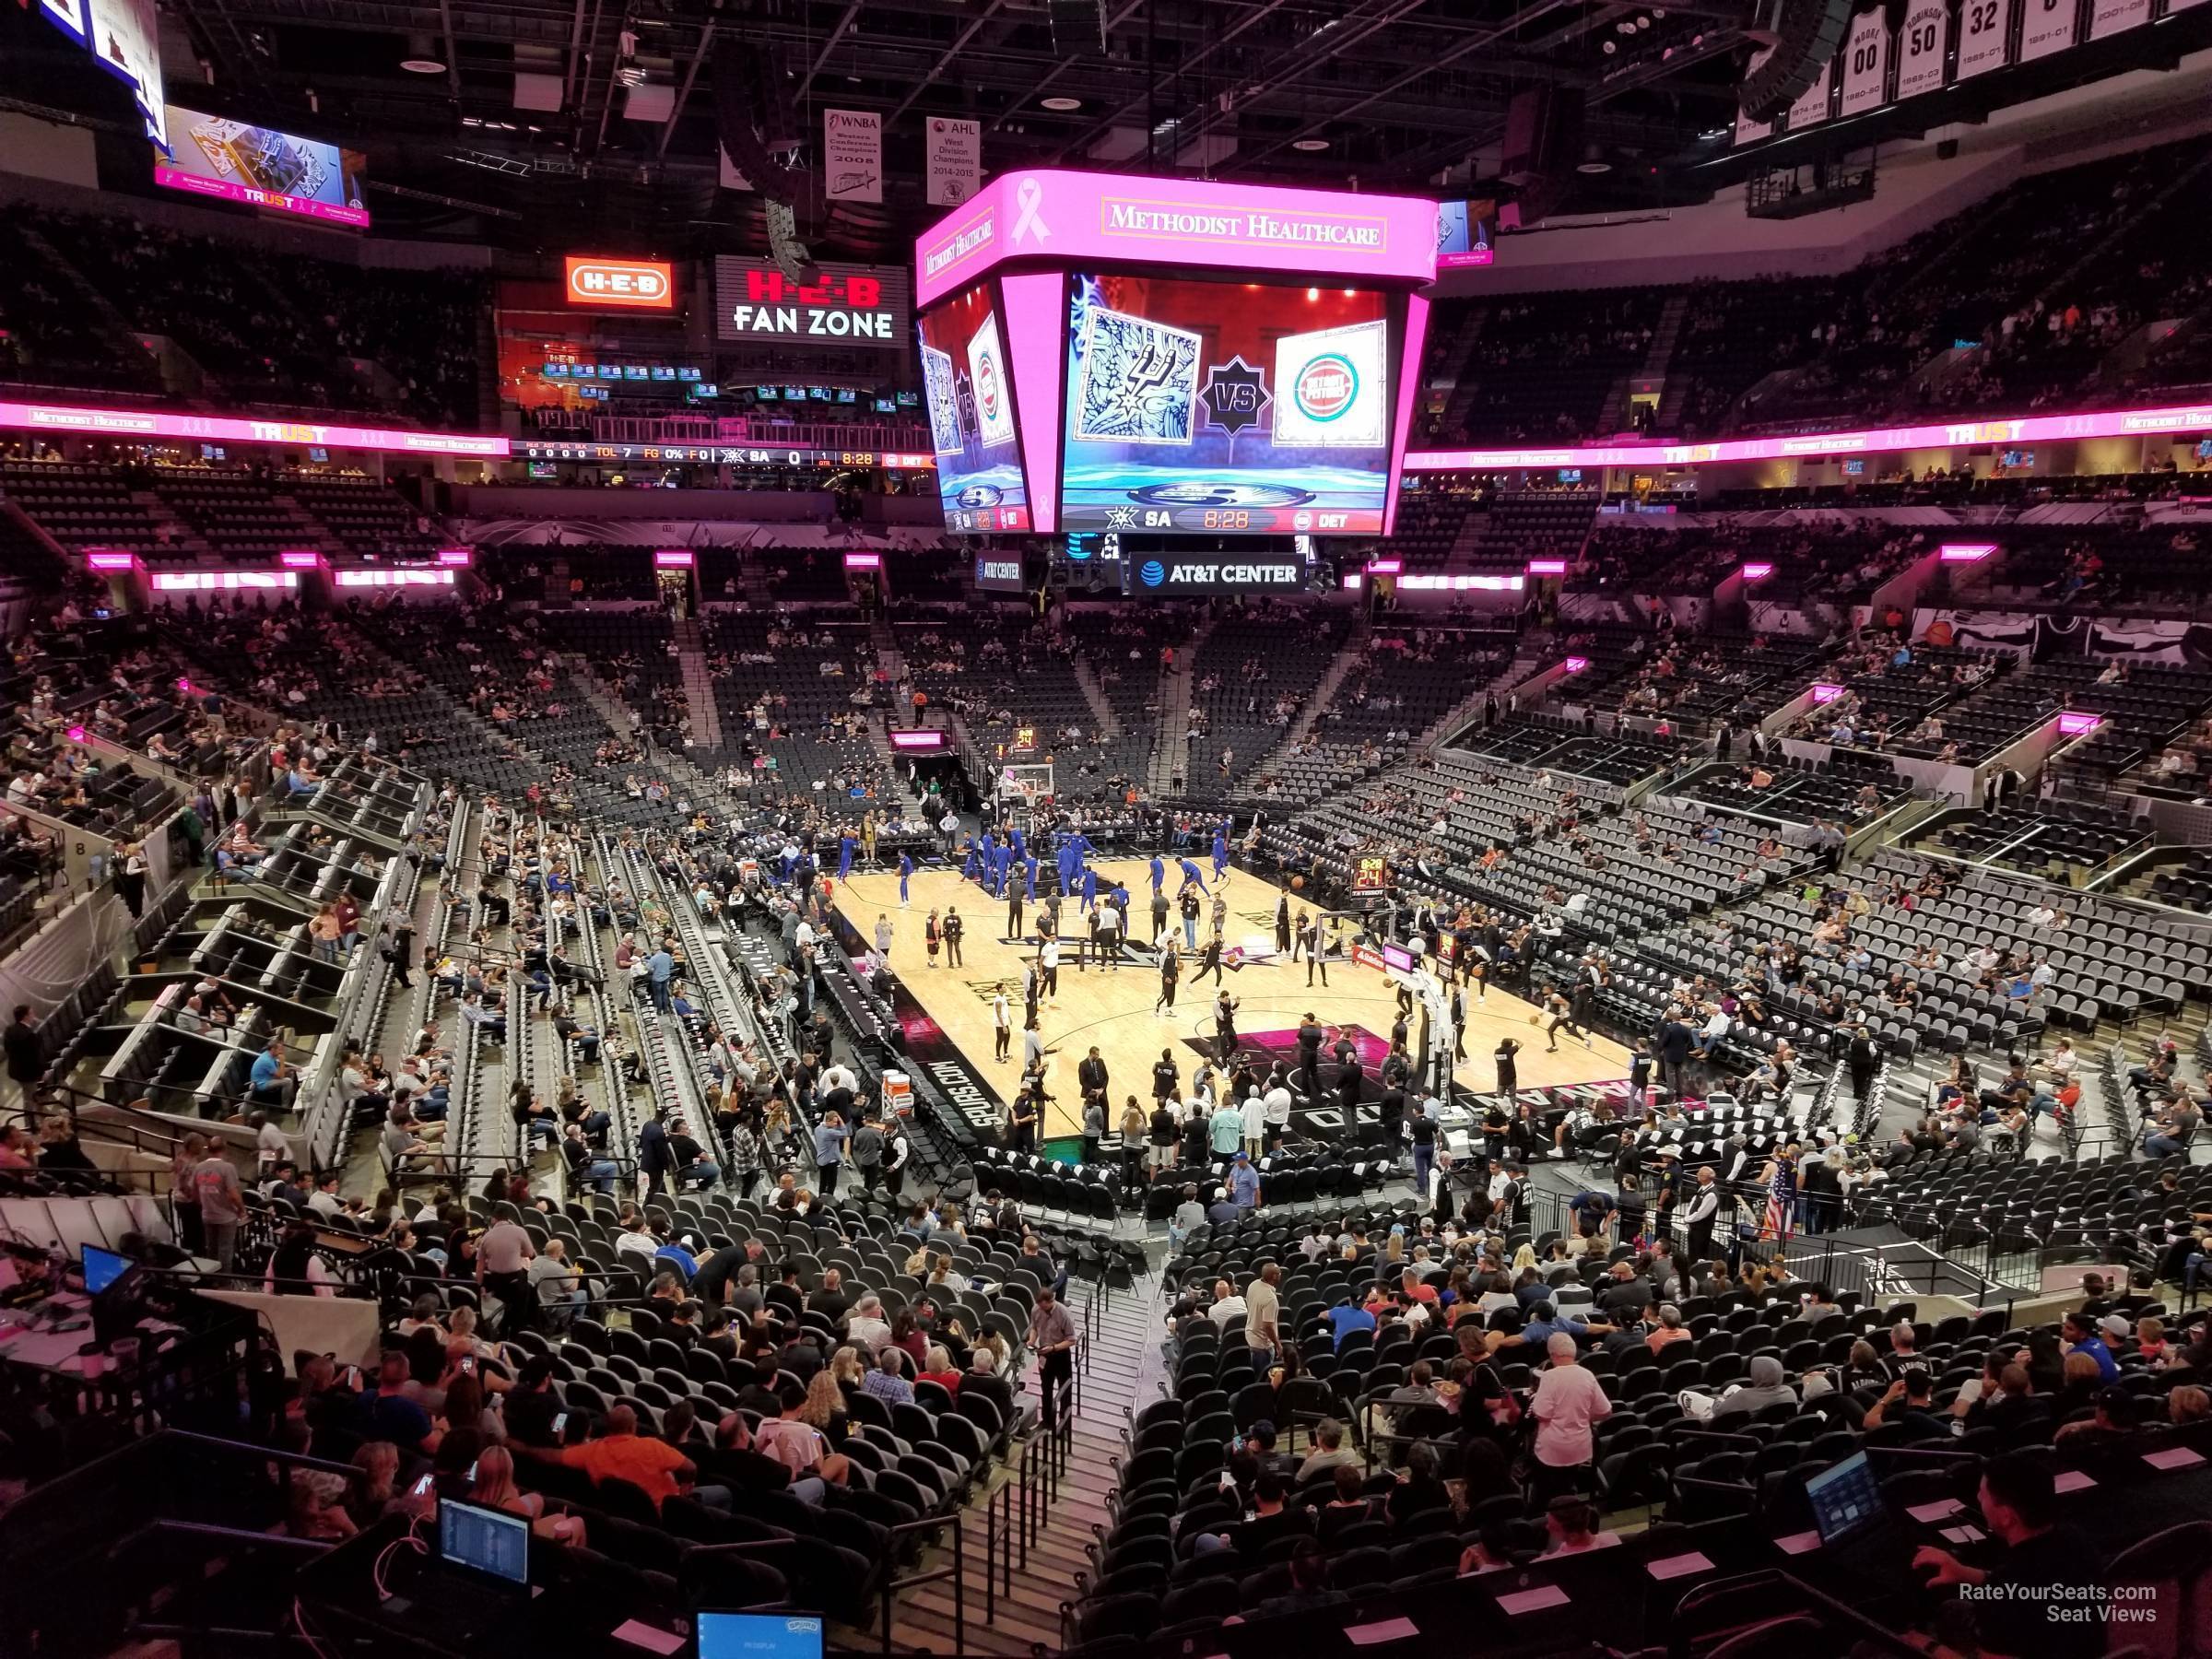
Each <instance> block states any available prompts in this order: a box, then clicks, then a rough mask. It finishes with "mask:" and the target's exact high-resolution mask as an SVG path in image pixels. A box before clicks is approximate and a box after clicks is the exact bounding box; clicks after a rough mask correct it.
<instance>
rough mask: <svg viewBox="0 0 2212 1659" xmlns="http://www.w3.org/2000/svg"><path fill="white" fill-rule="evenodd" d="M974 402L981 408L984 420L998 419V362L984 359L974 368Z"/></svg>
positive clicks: (993, 359)
mask: <svg viewBox="0 0 2212 1659" xmlns="http://www.w3.org/2000/svg"><path fill="white" fill-rule="evenodd" d="M975 396H976V401H977V402H978V403H980V404H982V406H983V416H984V418H986V419H989V420H996V419H997V418H998V361H997V359H995V358H991V357H984V358H982V359H980V360H979V361H978V362H977V363H976V366H975Z"/></svg>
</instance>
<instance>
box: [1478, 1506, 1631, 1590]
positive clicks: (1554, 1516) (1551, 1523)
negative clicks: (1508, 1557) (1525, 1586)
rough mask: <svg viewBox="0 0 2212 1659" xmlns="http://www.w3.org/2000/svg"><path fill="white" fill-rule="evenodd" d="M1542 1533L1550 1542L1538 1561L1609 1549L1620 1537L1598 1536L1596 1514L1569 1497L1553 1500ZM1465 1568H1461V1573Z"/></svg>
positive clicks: (1600, 1532) (1616, 1534)
mask: <svg viewBox="0 0 2212 1659" xmlns="http://www.w3.org/2000/svg"><path fill="white" fill-rule="evenodd" d="M1544 1526H1545V1530H1546V1531H1547V1533H1548V1534H1549V1535H1550V1538H1551V1541H1550V1542H1549V1543H1548V1544H1547V1545H1546V1546H1545V1547H1544V1553H1543V1555H1542V1556H1541V1557H1540V1558H1539V1559H1543V1560H1547V1561H1548V1560H1550V1559H1553V1558H1554V1557H1556V1556H1567V1555H1581V1554H1583V1552H1584V1551H1586V1550H1592V1549H1610V1548H1611V1547H1613V1546H1615V1545H1617V1544H1618V1543H1619V1542H1620V1535H1619V1534H1618V1533H1613V1532H1602V1531H1600V1530H1599V1528H1598V1524H1597V1511H1596V1510H1595V1509H1594V1507H1592V1505H1591V1503H1590V1500H1588V1499H1586V1498H1581V1497H1577V1496H1574V1495H1572V1494H1569V1495H1567V1496H1564V1497H1559V1498H1554V1499H1553V1500H1551V1502H1550V1504H1549V1505H1548V1506H1547V1508H1546V1509H1545V1512H1544ZM1461 1571H1463V1572H1465V1571H1466V1569H1465V1566H1464V1565H1463V1566H1462V1567H1461Z"/></svg>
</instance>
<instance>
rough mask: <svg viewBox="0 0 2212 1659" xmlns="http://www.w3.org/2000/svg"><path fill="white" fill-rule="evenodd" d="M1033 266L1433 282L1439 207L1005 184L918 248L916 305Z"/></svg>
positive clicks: (1331, 194)
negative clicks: (1001, 271)
mask: <svg viewBox="0 0 2212 1659" xmlns="http://www.w3.org/2000/svg"><path fill="white" fill-rule="evenodd" d="M1030 257H1042V258H1049V259H1051V260H1052V261H1053V263H1054V264H1059V265H1077V266H1080V265H1085V264H1086V263H1088V262H1090V261H1095V260H1104V261H1108V262H1111V263H1113V264H1117V265H1128V264H1143V263H1147V262H1155V263H1158V264H1161V265H1184V266H1199V267H1205V268H1212V269H1218V270H1220V269H1226V270H1234V271H1253V272H1272V271H1285V272H1292V273H1296V274H1299V275H1315V274H1330V275H1339V274H1340V275H1357V276H1358V277H1360V278H1361V279H1362V280H1363V281H1366V282H1373V281H1376V280H1382V281H1389V280H1392V279H1401V280H1410V281H1417V282H1427V281H1429V280H1430V279H1431V278H1432V277H1435V275H1436V204H1435V202H1433V201H1431V200H1430V199H1429V198H1427V197H1424V196H1385V195H1351V194H1345V193H1343V192H1341V191H1329V190H1286V189H1282V188H1278V187H1276V186H1267V185H1255V184H1222V183H1217V182H1212V181H1210V180H1206V179H1157V178H1131V177H1128V176H1127V175H1125V174H1121V173H1086V172H1062V171H1057V170H1053V169H1037V170H1034V171H1024V172H1011V173H1006V174H1003V175H1001V176H1000V177H998V178H996V179H994V180H993V181H992V182H990V183H989V184H986V185H985V186H984V187H983V188H982V190H980V191H978V192H977V193H976V194H975V195H974V196H973V197H971V199H970V200H968V201H967V202H965V203H963V204H961V206H959V207H957V208H955V209H954V210H953V211H952V212H951V213H948V214H947V215H946V216H945V217H944V218H942V219H940V220H938V221H937V223H936V224H935V225H933V226H932V227H930V229H928V230H926V231H924V233H923V235H922V238H921V240H920V241H917V242H916V243H915V244H914V273H915V290H914V303H915V305H916V306H924V305H928V304H930V303H932V302H933V301H935V300H940V299H943V298H944V297H945V296H946V295H947V294H949V293H951V292H952V291H953V290H954V289H956V288H963V287H965V286H966V285H967V284H969V283H971V282H972V281H974V280H975V279H976V278H977V277H980V276H982V274H983V273H984V272H986V271H989V270H992V269H994V267H995V266H997V265H1000V264H1002V263H1004V262H1006V261H1008V260H1014V259H1024V258H1030Z"/></svg>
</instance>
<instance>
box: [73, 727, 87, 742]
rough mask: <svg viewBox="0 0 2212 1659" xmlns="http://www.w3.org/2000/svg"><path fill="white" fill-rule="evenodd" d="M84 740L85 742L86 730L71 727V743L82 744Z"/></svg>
mask: <svg viewBox="0 0 2212 1659" xmlns="http://www.w3.org/2000/svg"><path fill="white" fill-rule="evenodd" d="M84 740H85V728H84V727H83V726H71V727H70V728H69V741H70V742H72V743H82V742H83V741H84Z"/></svg>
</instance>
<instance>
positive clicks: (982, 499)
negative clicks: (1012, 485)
mask: <svg viewBox="0 0 2212 1659" xmlns="http://www.w3.org/2000/svg"><path fill="white" fill-rule="evenodd" d="M1003 500H1006V491H1005V490H1003V489H1001V488H999V487H998V486H997V485H995V484H971V485H969V486H968V488H965V489H963V490H961V491H960V505H961V506H963V507H995V506H997V505H998V504H999V503H1000V502H1001V501H1003Z"/></svg>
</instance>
